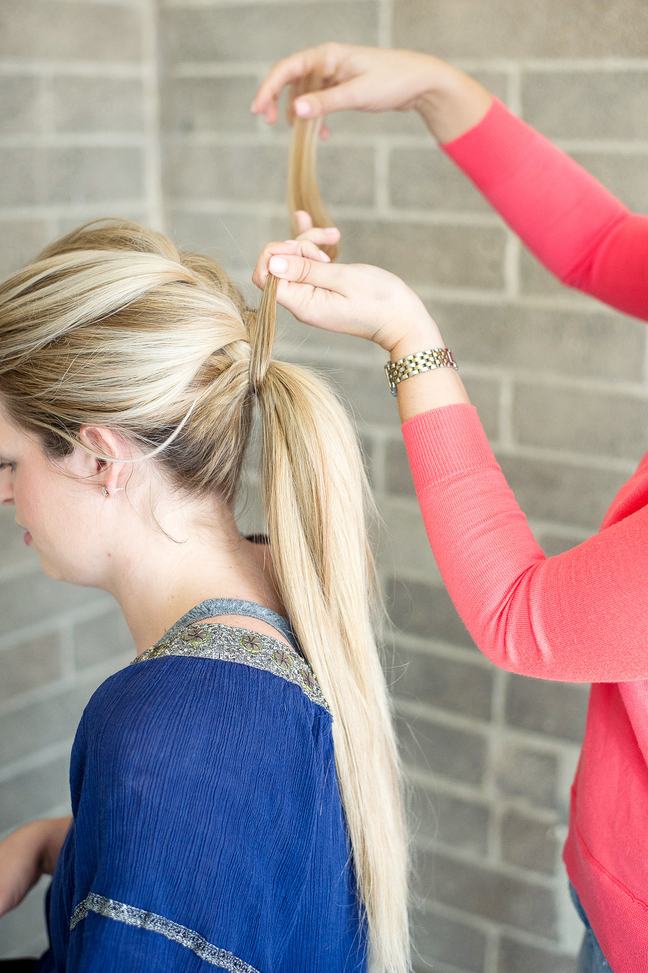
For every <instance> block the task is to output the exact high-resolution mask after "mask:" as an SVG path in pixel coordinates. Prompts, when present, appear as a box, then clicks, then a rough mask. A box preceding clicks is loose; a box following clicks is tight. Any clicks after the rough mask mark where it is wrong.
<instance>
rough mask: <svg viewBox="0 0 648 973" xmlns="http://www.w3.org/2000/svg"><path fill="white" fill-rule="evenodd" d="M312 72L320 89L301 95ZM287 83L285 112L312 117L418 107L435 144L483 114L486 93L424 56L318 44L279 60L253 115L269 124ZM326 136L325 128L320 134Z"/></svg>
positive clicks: (455, 71) (261, 89) (449, 67)
mask: <svg viewBox="0 0 648 973" xmlns="http://www.w3.org/2000/svg"><path fill="white" fill-rule="evenodd" d="M311 74H315V75H317V76H319V77H321V78H322V79H323V83H324V85H325V87H324V89H323V90H322V91H317V92H312V93H310V94H307V95H300V96H299V97H298V98H297V99H296V100H294V99H295V94H296V93H297V92H298V90H299V88H298V86H299V82H300V81H301V80H302V79H304V78H305V77H307V76H308V75H311ZM286 84H290V85H291V97H290V99H289V105H288V114H289V116H290V117H292V114H293V112H294V114H296V115H298V116H299V117H301V118H315V117H321V116H323V115H326V114H327V113H328V112H334V111H349V110H352V109H353V110H356V111H367V112H381V111H408V110H409V109H411V108H415V109H417V110H418V111H419V112H420V113H421V114H422V116H423V118H424V120H425V122H426V124H427V125H428V127H429V128H430V130H431V131H432V134H433V135H434V136H435V137H436V138H438V139H439V140H440V141H449V140H450V139H453V138H456V137H457V136H459V135H461V134H462V133H463V132H465V131H466V130H467V129H468V128H471V127H472V126H473V125H474V124H476V123H477V122H478V121H479V120H480V119H481V118H482V117H483V115H485V113H486V112H487V110H488V108H489V106H490V103H491V95H490V94H489V92H488V91H486V89H485V88H483V87H482V86H481V85H480V84H478V83H477V82H476V81H474V80H473V79H472V78H470V77H469V76H468V75H466V74H464V73H463V72H462V71H459V70H458V69H457V68H455V67H452V65H450V64H447V63H446V62H445V61H441V60H440V59H439V58H436V57H432V56H431V55H429V54H419V53H415V52H413V51H401V50H383V49H382V48H378V47H357V46H354V45H351V44H335V43H329V44H322V45H320V46H319V47H313V48H309V49H308V50H306V51H300V52H299V53H298V54H293V55H292V56H291V57H287V58H284V59H283V60H282V61H278V62H277V64H275V66H274V67H273V68H272V70H271V71H270V74H269V75H268V77H267V78H266V79H265V81H264V82H263V83H262V84H261V86H260V87H259V90H258V92H257V95H256V97H255V99H254V101H253V102H252V111H253V112H254V113H255V114H257V115H263V116H264V118H265V120H266V122H269V123H270V124H273V123H274V122H276V121H277V118H278V117H279V110H278V108H277V99H278V98H279V95H280V93H281V90H282V88H283V86H284V85H286ZM323 134H324V135H326V134H327V132H326V130H323Z"/></svg>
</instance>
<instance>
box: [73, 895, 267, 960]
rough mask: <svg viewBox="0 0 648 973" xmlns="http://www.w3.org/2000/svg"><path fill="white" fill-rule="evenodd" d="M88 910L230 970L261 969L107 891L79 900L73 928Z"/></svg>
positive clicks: (193, 931) (190, 931)
mask: <svg viewBox="0 0 648 973" xmlns="http://www.w3.org/2000/svg"><path fill="white" fill-rule="evenodd" d="M89 912H96V913H97V915H100V916H105V917H106V918H107V919H114V920H115V921H116V922H124V923H126V925H127V926H135V927H136V928H137V929H145V930H146V931H147V932H157V933H159V934H160V935H161V936H165V937H166V939H170V940H171V941H172V942H174V943H179V945H180V946H184V947H186V949H190V950H191V952H192V953H195V954H196V956H198V957H200V959H201V960H204V961H205V963H209V964H210V965H211V966H218V967H219V968H220V969H222V970H227V971H228V973H258V970H256V969H255V968H254V967H253V966H250V964H249V963H245V962H244V961H243V960H242V959H239V958H238V956H234V954H233V953H230V952H229V951H228V950H226V949H220V948H219V947H218V946H214V945H213V944H212V943H210V942H208V941H207V940H206V939H205V938H204V937H203V936H201V935H200V933H197V932H196V931H195V930H194V929H188V928H187V927H186V926H181V925H180V924H179V923H177V922H173V921H172V920H171V919H167V918H166V917H165V916H158V915H157V914H156V913H155V912H147V911H146V910H145V909H138V908H137V907H136V906H133V905H126V903H125V902H117V901H116V900H115V899H108V898H106V896H105V895H97V893H96V892H90V894H89V895H87V896H86V897H85V899H84V900H83V902H79V904H78V906H77V907H76V909H75V910H74V912H73V913H72V918H71V919H70V930H74V928H75V927H76V926H78V924H79V923H80V922H82V921H83V919H85V918H86V917H87V915H88V913H89Z"/></svg>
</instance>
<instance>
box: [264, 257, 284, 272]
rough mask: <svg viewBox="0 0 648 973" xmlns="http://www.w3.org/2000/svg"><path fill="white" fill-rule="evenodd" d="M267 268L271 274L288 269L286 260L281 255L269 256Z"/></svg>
mask: <svg viewBox="0 0 648 973" xmlns="http://www.w3.org/2000/svg"><path fill="white" fill-rule="evenodd" d="M268 270H269V271H270V273H271V274H284V273H285V272H286V271H287V270H288V261H287V260H284V258H283V257H270V262H269V263H268Z"/></svg>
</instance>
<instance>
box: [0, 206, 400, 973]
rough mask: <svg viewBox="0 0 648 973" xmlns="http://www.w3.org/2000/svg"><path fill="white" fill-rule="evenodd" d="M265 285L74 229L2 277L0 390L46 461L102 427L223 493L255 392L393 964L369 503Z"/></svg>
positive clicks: (386, 753) (272, 514)
mask: <svg viewBox="0 0 648 973" xmlns="http://www.w3.org/2000/svg"><path fill="white" fill-rule="evenodd" d="M271 281H272V283H270V286H267V287H266V289H265V292H264V296H263V299H262V305H261V308H260V311H259V313H258V314H257V313H256V312H255V311H253V310H250V309H249V308H248V307H247V306H246V304H245V301H244V299H243V297H242V295H241V293H240V292H239V291H238V290H237V288H236V287H235V286H234V284H233V283H232V282H231V280H230V279H229V277H228V276H227V274H226V273H225V272H224V271H223V270H222V269H221V268H220V267H219V266H218V265H217V264H216V263H214V262H213V261H212V260H209V259H208V258H206V257H202V256H197V255H194V254H188V253H179V252H178V250H177V249H176V248H175V246H174V245H173V243H172V242H171V241H170V240H169V239H168V238H167V237H165V236H164V235H163V234H161V233H157V232H154V231H152V230H147V229H144V228H142V227H139V226H137V225H136V224H133V223H129V222H126V221H116V220H109V221H101V222H98V223H93V224H88V225H87V226H84V227H81V228H80V229H78V230H75V231H74V232H72V233H70V234H68V235H67V236H65V237H63V238H62V239H60V240H58V241H56V242H55V243H53V244H51V245H50V246H49V247H47V248H46V249H45V250H44V251H43V252H42V253H41V254H40V255H39V257H37V258H36V259H35V260H34V261H33V262H32V263H31V264H30V265H29V266H27V267H26V268H25V269H24V270H22V271H20V272H18V273H17V274H14V275H13V276H12V277H11V278H9V279H8V280H7V281H5V282H4V284H2V285H0V379H1V386H2V401H3V404H4V405H5V407H6V409H7V410H8V413H9V415H10V416H11V418H12V419H13V420H14V421H16V422H17V423H18V424H19V425H22V426H23V427H24V428H26V429H29V430H31V431H34V432H36V433H38V435H39V436H40V438H41V441H42V443H43V446H44V448H45V449H46V451H47V452H48V453H49V454H51V455H52V456H63V455H66V454H69V453H70V452H71V451H72V449H73V448H74V447H75V446H76V445H81V444H80V443H79V438H78V433H79V429H80V427H81V426H82V425H84V424H98V425H105V426H108V427H109V428H112V429H114V430H116V431H119V432H121V433H122V435H124V436H125V437H126V438H127V439H128V441H130V442H132V443H133V444H134V445H135V446H136V447H138V448H139V449H141V450H142V451H143V453H144V455H145V456H149V457H151V456H155V457H156V459H155V461H156V462H157V463H159V464H160V466H161V468H162V469H163V470H164V471H166V473H167V475H168V476H169V477H170V478H171V480H172V482H174V483H175V484H177V485H178V486H180V487H182V488H185V489H188V490H191V491H197V492H200V493H203V494H207V493H213V494H215V495H218V496H219V497H220V498H221V499H222V500H223V501H224V502H225V503H228V504H231V503H233V502H234V499H235V497H236V493H237V488H238V485H239V481H240V475H241V467H242V463H243V457H244V453H245V448H246V445H247V442H248V439H249V433H250V428H251V423H252V417H253V407H254V403H255V402H258V406H259V411H260V416H261V426H262V431H263V447H262V458H261V477H260V482H261V495H262V499H263V504H264V508H265V516H266V519H267V524H268V533H269V538H270V545H271V550H272V553H273V560H274V564H275V567H276V574H277V579H278V584H279V590H280V594H281V597H282V601H283V603H284V605H285V607H286V611H287V614H288V616H289V617H290V619H291V622H292V625H293V627H294V630H295V632H296V634H297V637H298V639H299V642H300V644H301V646H302V648H303V651H304V655H305V656H306V658H307V660H308V662H309V663H310V665H311V666H312V668H313V671H314V672H315V675H316V677H317V679H318V682H319V684H320V686H321V687H322V690H323V692H324V695H325V697H326V699H327V701H328V703H329V705H330V708H331V711H332V713H333V738H334V748H335V757H336V769H337V775H338V781H339V785H340V792H341V796H342V802H343V806H344V811H345V816H346V821H347V827H348V831H349V836H350V840H351V848H352V856H353V864H354V870H355V876H356V882H357V888H358V894H359V896H360V899H361V901H362V904H363V906H364V911H365V914H366V922H367V929H368V937H369V944H370V969H371V970H372V973H405V971H406V970H408V969H409V945H408V942H409V939H408V926H407V880H406V843H405V831H404V823H403V813H402V802H401V791H400V773H399V764H398V756H397V749H396V743H395V736H394V730H393V724H392V716H391V708H390V703H389V699H388V693H387V689H386V685H385V680H384V677H383V674H382V670H381V666H380V662H379V657H378V652H377V649H376V644H375V640H374V634H373V628H372V611H371V605H372V597H373V591H374V575H375V571H374V564H373V560H372V555H371V551H370V548H369V544H368V540H367V530H366V524H365V512H366V511H367V510H368V509H369V508H370V506H371V502H372V501H371V498H370V493H369V490H368V486H367V482H366V477H365V473H364V469H363V464H362V460H361V456H360V452H359V449H358V444H357V439H356V436H355V433H354V431H353V429H352V426H351V423H350V422H349V419H348V417H347V415H346V412H345V410H344V409H343V407H342V406H341V404H340V403H339V402H338V400H337V398H336V397H335V395H334V394H333V393H332V391H331V390H330V389H329V388H328V387H327V385H326V383H325V382H324V381H323V380H322V379H321V378H320V377H318V376H317V375H316V374H315V373H314V372H312V371H311V370H310V369H307V368H303V367H298V366H297V365H293V364H288V363H286V362H281V361H277V360H275V359H273V358H272V347H273V343H274V329H275V301H274V285H275V284H276V281H274V279H272V278H271ZM83 448H85V447H83Z"/></svg>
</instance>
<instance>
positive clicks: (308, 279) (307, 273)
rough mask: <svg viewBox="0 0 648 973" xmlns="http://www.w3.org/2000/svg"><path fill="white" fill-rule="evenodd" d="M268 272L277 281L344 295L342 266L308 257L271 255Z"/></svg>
mask: <svg viewBox="0 0 648 973" xmlns="http://www.w3.org/2000/svg"><path fill="white" fill-rule="evenodd" d="M268 270H269V271H270V273H271V274H272V275H273V276H274V277H278V278H279V280H287V281H290V282H292V283H294V284H310V285H311V286H312V287H322V288H324V289H325V290H328V291H335V292H336V293H337V294H345V293H346V289H347V288H346V272H345V271H346V268H345V267H344V265H343V264H332V263H331V264H328V263H322V262H321V261H319V260H311V259H309V258H308V257H301V256H294V257H291V256H289V255H288V254H285V255H284V254H273V255H272V256H271V257H270V260H269V261H268Z"/></svg>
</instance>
